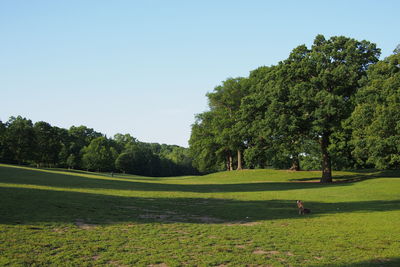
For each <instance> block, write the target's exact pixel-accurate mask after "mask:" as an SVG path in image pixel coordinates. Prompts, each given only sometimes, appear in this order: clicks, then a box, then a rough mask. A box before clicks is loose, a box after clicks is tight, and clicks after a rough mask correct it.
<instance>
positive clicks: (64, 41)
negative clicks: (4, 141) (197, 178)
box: [0, 0, 400, 147]
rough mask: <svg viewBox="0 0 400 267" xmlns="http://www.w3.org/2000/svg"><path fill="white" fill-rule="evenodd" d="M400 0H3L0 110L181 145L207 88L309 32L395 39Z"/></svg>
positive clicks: (302, 40) (270, 58) (284, 52)
mask: <svg viewBox="0 0 400 267" xmlns="http://www.w3.org/2000/svg"><path fill="white" fill-rule="evenodd" d="M399 10H400V1H398V0H393V1H391V0H362V1H360V0H352V1H348V0H346V1H342V0H335V1H333V0H332V1H326V0H325V1H324V0H318V1H311V0H304V1H297V0H296V1H295V0H293V1H289V0H282V1H252V0H247V1H244V0H243V1H235V0H231V1H223V0H214V1H206V0H204V1H190V0H186V1H184V0H182V1H172V0H169V1H151V0H147V1H145V0H143V1H134V0H130V1H122V0H115V1H105V0H104V1H102V0H96V1H94V0H93V1H90V0H84V1H82V0H78V1H73V0H69V1H66V0H65V1H40V0H35V1H31V0H26V1H22V0H2V1H0V97H1V98H0V101H1V102H0V103H1V105H0V120H1V121H3V122H5V121H7V120H8V119H9V117H10V116H18V115H21V116H23V117H26V118H28V119H31V120H32V121H33V122H37V121H46V122H49V123H50V124H52V125H54V126H58V127H63V128H69V127H70V126H72V125H75V126H79V125H85V126H87V127H89V128H94V129H95V130H96V131H99V132H102V133H104V134H106V135H107V136H109V137H111V136H113V135H114V134H116V133H123V134H125V133H129V134H131V135H132V136H134V137H136V138H137V139H139V140H140V141H143V142H157V143H166V144H176V145H180V146H184V147H187V146H188V140H189V138H190V131H191V125H192V124H193V123H194V122H195V115H196V114H198V113H202V112H204V111H206V110H207V109H208V103H207V98H206V96H205V95H206V93H207V92H211V91H212V90H213V89H214V87H216V86H218V85H220V84H221V82H222V81H223V80H225V79H226V78H229V77H239V76H241V77H246V76H248V75H249V72H250V71H251V70H254V69H256V68H257V67H260V66H270V65H275V64H277V63H278V62H279V61H281V60H284V59H285V58H287V57H288V55H289V53H290V51H291V50H292V49H293V48H295V47H297V46H298V45H301V44H306V45H308V46H310V45H311V44H312V42H313V39H314V38H315V36H316V35H317V34H323V35H325V37H327V38H329V37H331V36H337V35H344V36H347V37H351V38H355V39H357V40H368V41H371V42H373V43H376V44H377V46H378V47H380V48H381V49H382V56H381V58H384V57H386V56H389V55H390V54H391V53H392V51H393V50H394V49H395V47H396V46H397V45H398V44H399V43H400V21H399V20H400V16H399Z"/></svg>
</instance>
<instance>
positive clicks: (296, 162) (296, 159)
mask: <svg viewBox="0 0 400 267" xmlns="http://www.w3.org/2000/svg"><path fill="white" fill-rule="evenodd" d="M290 170H291V171H300V161H299V157H298V156H297V155H295V156H293V158H292V167H290Z"/></svg>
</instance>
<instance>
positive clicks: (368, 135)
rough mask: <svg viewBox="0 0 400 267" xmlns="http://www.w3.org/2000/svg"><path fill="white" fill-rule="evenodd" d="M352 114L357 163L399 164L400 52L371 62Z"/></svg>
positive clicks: (395, 166) (394, 165) (384, 166)
mask: <svg viewBox="0 0 400 267" xmlns="http://www.w3.org/2000/svg"><path fill="white" fill-rule="evenodd" d="M364 84H365V85H364V87H363V88H362V89H361V90H360V91H359V92H358V94H357V106H356V108H355V110H354V112H353V114H352V117H351V124H352V127H353V139H352V142H353V144H354V147H355V148H354V150H353V155H354V156H355V157H356V159H357V160H358V161H359V163H360V164H365V163H366V164H373V165H374V166H376V167H377V168H379V169H386V168H400V146H399V144H400V112H399V111H400V54H395V55H392V56H389V57H388V58H386V59H385V60H383V61H380V62H378V63H377V64H376V65H375V66H372V67H371V68H370V69H369V71H368V78H367V79H365V80H364Z"/></svg>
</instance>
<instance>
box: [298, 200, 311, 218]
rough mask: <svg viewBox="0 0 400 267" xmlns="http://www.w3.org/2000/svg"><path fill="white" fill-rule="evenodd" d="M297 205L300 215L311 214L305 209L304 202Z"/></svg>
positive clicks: (299, 201)
mask: <svg viewBox="0 0 400 267" xmlns="http://www.w3.org/2000/svg"><path fill="white" fill-rule="evenodd" d="M296 203H297V207H298V208H299V214H300V215H304V214H306V213H311V210H310V209H306V208H304V205H303V201H301V200H297V202H296Z"/></svg>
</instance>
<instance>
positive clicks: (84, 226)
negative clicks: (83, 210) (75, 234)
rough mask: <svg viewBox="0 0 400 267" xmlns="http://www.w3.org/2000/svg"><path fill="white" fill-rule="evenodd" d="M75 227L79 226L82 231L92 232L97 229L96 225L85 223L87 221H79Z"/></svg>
mask: <svg viewBox="0 0 400 267" xmlns="http://www.w3.org/2000/svg"><path fill="white" fill-rule="evenodd" d="M75 225H76V226H78V228H79V229H82V230H90V229H93V228H95V227H96V225H95V224H89V223H85V221H84V220H82V219H77V220H76V221H75Z"/></svg>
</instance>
